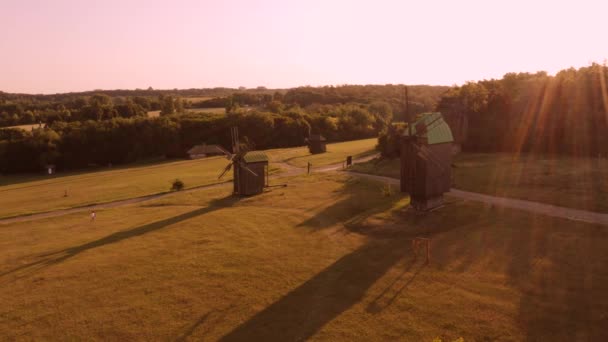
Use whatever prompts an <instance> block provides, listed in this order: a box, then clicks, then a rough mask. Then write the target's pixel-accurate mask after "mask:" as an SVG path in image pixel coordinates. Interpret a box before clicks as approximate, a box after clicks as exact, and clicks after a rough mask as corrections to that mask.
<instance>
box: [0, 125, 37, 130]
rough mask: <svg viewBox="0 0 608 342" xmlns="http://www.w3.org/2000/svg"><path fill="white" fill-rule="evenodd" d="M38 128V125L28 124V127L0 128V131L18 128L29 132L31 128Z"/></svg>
mask: <svg viewBox="0 0 608 342" xmlns="http://www.w3.org/2000/svg"><path fill="white" fill-rule="evenodd" d="M38 127H40V124H30V125H18V126H10V127H0V129H9V128H18V129H22V130H24V131H31V130H32V129H33V128H38Z"/></svg>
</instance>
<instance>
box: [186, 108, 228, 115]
mask: <svg viewBox="0 0 608 342" xmlns="http://www.w3.org/2000/svg"><path fill="white" fill-rule="evenodd" d="M186 111H187V112H193V113H210V114H226V108H224V107H219V108H188V109H186Z"/></svg>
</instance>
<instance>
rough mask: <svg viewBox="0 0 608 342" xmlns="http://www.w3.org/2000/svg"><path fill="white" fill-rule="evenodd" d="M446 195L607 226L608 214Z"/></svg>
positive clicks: (473, 194)
mask: <svg viewBox="0 0 608 342" xmlns="http://www.w3.org/2000/svg"><path fill="white" fill-rule="evenodd" d="M349 174H351V175H353V176H357V177H362V178H367V179H373V180H377V181H380V182H385V183H389V184H393V185H398V184H399V179H396V178H391V177H384V176H376V175H369V174H366V173H358V172H352V171H351V172H349ZM447 195H449V196H452V197H456V198H460V199H463V200H467V201H475V202H482V203H486V204H491V205H495V206H499V207H504V208H511V209H519V210H523V211H528V212H532V213H536V214H541V215H547V216H552V217H559V218H563V219H567V220H572V221H581V222H587V223H593V224H600V225H608V214H604V213H598V212H594V211H587V210H581V209H572V208H566V207H558V206H556V205H551V204H545V203H539V202H532V201H526V200H520V199H516V198H507V197H497V196H492V195H485V194H480V193H477V192H468V191H463V190H458V189H451V190H450V192H448V193H447Z"/></svg>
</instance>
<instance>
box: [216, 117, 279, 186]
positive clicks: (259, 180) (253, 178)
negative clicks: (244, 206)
mask: <svg viewBox="0 0 608 342" xmlns="http://www.w3.org/2000/svg"><path fill="white" fill-rule="evenodd" d="M231 136H232V153H230V152H228V151H225V152H224V153H225V154H226V158H227V159H228V160H230V163H229V164H228V165H227V166H226V168H225V169H224V170H223V171H222V173H221V174H220V176H219V177H218V179H221V178H222V177H223V176H224V175H225V174H226V173H227V172H228V171H230V169H234V177H233V180H232V182H233V184H234V194H235V195H240V196H251V195H257V194H260V193H262V192H263V191H264V188H265V187H267V186H268V156H266V154H265V153H264V152H262V151H247V149H246V148H244V147H242V146H240V143H239V133H238V128H236V127H232V129H231Z"/></svg>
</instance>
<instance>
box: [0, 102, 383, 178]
mask: <svg viewBox="0 0 608 342" xmlns="http://www.w3.org/2000/svg"><path fill="white" fill-rule="evenodd" d="M330 107H331V108H330ZM391 115H392V113H391V112H390V106H389V105H388V104H386V103H382V102H377V103H373V104H371V105H360V104H346V105H335V106H330V105H325V106H322V107H319V110H318V111H310V112H309V111H305V110H303V109H302V108H300V107H299V106H285V107H284V108H277V110H276V112H270V111H268V110H262V109H245V108H240V109H235V110H233V111H232V112H230V113H228V114H227V115H214V114H196V113H187V114H173V115H166V116H161V117H158V118H145V117H138V116H136V117H130V118H128V117H116V118H112V119H108V120H86V121H74V122H64V121H55V122H53V123H52V124H50V125H48V126H47V127H45V128H39V129H33V130H31V131H24V130H19V129H3V130H0V171H2V172H4V173H12V172H37V171H40V170H41V169H42V168H43V167H45V166H46V165H49V164H52V165H56V166H57V168H58V169H60V170H61V169H63V170H66V169H76V168H83V167H87V166H92V165H98V166H105V165H108V164H123V163H129V162H134V161H137V160H141V159H145V158H151V157H158V156H167V157H184V156H185V154H186V151H187V150H188V149H190V148H191V147H192V146H194V145H196V144H200V143H203V142H204V143H208V144H221V145H223V146H225V147H228V146H230V136H229V134H230V129H229V128H230V127H232V126H237V127H239V131H240V135H241V138H242V139H241V140H242V141H244V142H246V143H248V144H249V145H250V147H251V148H255V149H267V148H275V147H292V146H302V145H304V144H305V139H306V138H307V137H308V136H309V134H310V132H311V131H313V132H318V133H321V134H323V135H325V136H326V137H328V139H330V140H335V141H338V140H349V139H358V138H366V137H373V136H375V135H377V133H378V132H379V131H381V130H383V129H385V127H386V125H387V124H388V122H390V120H391Z"/></svg>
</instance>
